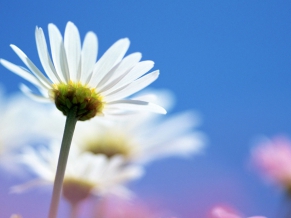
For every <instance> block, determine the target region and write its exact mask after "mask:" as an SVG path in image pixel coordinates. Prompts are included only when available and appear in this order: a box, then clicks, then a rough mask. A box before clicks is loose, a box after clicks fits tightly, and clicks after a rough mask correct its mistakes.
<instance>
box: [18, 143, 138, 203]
mask: <svg viewBox="0 0 291 218" xmlns="http://www.w3.org/2000/svg"><path fill="white" fill-rule="evenodd" d="M58 154H59V149H58V144H57V143H56V144H52V145H51V146H49V147H42V148H40V149H35V148H32V147H29V148H26V149H25V150H24V152H23V153H22V154H21V155H19V156H18V158H17V160H18V163H20V164H21V166H23V165H25V166H26V167H28V169H29V170H30V171H32V172H33V173H35V174H36V175H37V176H38V178H37V179H35V180H32V181H30V182H27V183H25V184H22V185H18V186H14V187H12V192H16V193H21V192H23V191H25V190H27V189H29V188H32V187H36V186H42V185H52V184H53V182H54V177H55V171H56V167H57V157H58ZM142 174H143V169H142V168H141V167H140V166H136V165H127V166H125V161H124V158H123V157H121V156H115V157H114V158H110V159H109V158H107V157H106V156H105V155H102V154H100V155H93V154H91V153H81V154H80V153H79V151H78V150H77V149H72V150H71V153H70V156H69V160H68V164H67V169H66V172H65V178H64V181H63V196H64V197H65V198H66V199H67V200H68V201H69V202H70V203H78V202H79V201H81V200H83V199H85V198H87V197H88V196H89V195H91V194H92V195H96V196H104V195H107V194H113V195H117V196H120V197H125V198H127V197H130V196H131V192H130V191H129V190H128V189H127V188H126V187H125V183H127V182H129V181H132V180H134V179H137V178H139V177H140V176H141V175H142Z"/></svg>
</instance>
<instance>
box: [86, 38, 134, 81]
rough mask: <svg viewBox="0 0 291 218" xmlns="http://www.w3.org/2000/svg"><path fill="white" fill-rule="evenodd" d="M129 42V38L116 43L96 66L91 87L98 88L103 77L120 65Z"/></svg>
mask: <svg viewBox="0 0 291 218" xmlns="http://www.w3.org/2000/svg"><path fill="white" fill-rule="evenodd" d="M129 44H130V42H129V40H128V39H127V38H124V39H120V40H118V41H117V42H115V43H114V44H113V45H112V46H111V47H110V48H109V49H108V50H107V51H106V52H105V54H104V55H103V56H102V57H101V58H100V60H99V61H98V62H97V63H96V64H95V66H94V70H93V74H92V78H91V79H90V82H89V86H91V87H97V86H98V84H99V82H100V81H101V80H102V79H103V77H104V76H105V75H106V74H107V73H108V72H109V71H110V70H111V69H112V68H113V67H114V66H115V65H116V64H117V63H119V62H120V61H121V60H122V58H123V56H124V55H125V53H126V51H127V50H128V47H129Z"/></svg>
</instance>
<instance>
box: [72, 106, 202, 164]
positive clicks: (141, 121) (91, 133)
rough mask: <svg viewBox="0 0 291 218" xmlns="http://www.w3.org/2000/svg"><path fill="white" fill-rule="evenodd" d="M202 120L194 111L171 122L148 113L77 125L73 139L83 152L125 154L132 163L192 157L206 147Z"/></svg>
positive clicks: (173, 118)
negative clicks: (199, 123) (199, 125)
mask: <svg viewBox="0 0 291 218" xmlns="http://www.w3.org/2000/svg"><path fill="white" fill-rule="evenodd" d="M198 120H199V118H198V115H196V114H195V113H193V112H185V113H180V114H178V115H175V116H172V117H170V118H168V119H160V117H158V116H155V115H154V114H152V113H146V112H139V113H135V114H130V115H127V116H121V117H117V118H114V119H112V120H109V119H107V120H104V121H102V120H100V119H99V120H98V119H94V120H92V121H90V122H86V123H82V125H79V126H77V129H78V131H76V134H75V136H74V139H73V140H74V142H75V145H78V146H79V147H80V148H81V150H83V151H86V152H91V153H94V154H104V155H106V156H107V157H109V158H110V157H114V156H115V155H122V156H123V157H124V158H125V159H127V160H128V161H129V162H139V163H141V162H142V163H145V162H149V161H151V160H154V159H158V158H162V157H167V156H190V155H191V154H193V153H198V152H200V151H201V150H202V149H203V147H204V144H205V137H204V135H203V134H202V133H201V132H199V131H195V130H194V127H196V125H198V122H199V121H198Z"/></svg>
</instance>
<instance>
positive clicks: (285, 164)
mask: <svg viewBox="0 0 291 218" xmlns="http://www.w3.org/2000/svg"><path fill="white" fill-rule="evenodd" d="M252 162H253V163H254V165H255V166H256V167H257V168H258V169H259V170H260V171H261V172H262V173H263V175H264V176H266V177H267V178H268V179H269V180H271V181H273V182H276V183H277V184H279V185H281V186H283V187H284V188H285V189H286V190H289V189H290V188H291V141H290V140H289V139H287V138H285V137H276V138H273V139H271V140H269V139H266V140H263V141H262V142H260V143H259V144H258V145H257V146H256V147H255V148H254V149H253V150H252Z"/></svg>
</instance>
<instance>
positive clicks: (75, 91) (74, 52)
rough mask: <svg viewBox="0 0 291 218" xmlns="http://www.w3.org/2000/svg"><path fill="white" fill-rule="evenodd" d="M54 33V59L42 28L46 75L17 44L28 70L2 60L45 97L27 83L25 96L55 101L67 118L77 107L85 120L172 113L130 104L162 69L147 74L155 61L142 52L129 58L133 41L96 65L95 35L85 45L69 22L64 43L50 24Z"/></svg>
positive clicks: (137, 102) (88, 36)
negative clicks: (122, 114) (118, 111)
mask: <svg viewBox="0 0 291 218" xmlns="http://www.w3.org/2000/svg"><path fill="white" fill-rule="evenodd" d="M48 33H49V42H50V50H51V57H50V54H49V51H48V47H47V43H46V39H45V36H44V33H43V30H42V29H41V28H39V27H36V30H35V38H36V45H37V51H38V55H39V58H40V61H41V64H42V66H43V69H44V71H45V73H46V75H44V74H43V73H42V72H41V71H40V70H39V69H38V68H37V67H36V66H35V65H34V64H33V62H32V61H31V60H30V59H29V58H28V57H27V56H26V55H25V53H24V52H23V51H21V50H20V49H19V48H18V47H17V46H15V45H11V48H12V49H13V50H14V51H15V53H16V54H17V55H18V56H19V57H20V59H21V60H22V61H23V63H24V64H25V65H26V67H27V68H28V69H25V68H22V67H20V66H17V65H15V64H12V63H10V62H8V61H6V60H3V59H1V60H0V63H1V64H2V65H4V66H5V67H6V68H8V69H9V70H11V71H12V72H14V73H16V74H18V75H19V76H21V77H23V78H24V79H26V80H27V81H29V82H30V83H32V84H33V85H35V86H36V88H37V89H38V90H39V93H35V92H33V91H32V90H31V89H30V88H28V87H27V86H26V85H24V84H22V85H21V90H22V91H23V92H24V93H26V94H27V95H29V96H31V97H33V98H35V99H38V100H45V101H47V100H52V101H54V102H55V104H56V106H57V108H58V109H59V110H61V111H62V112H63V113H64V114H65V115H67V113H68V110H69V109H70V108H72V107H77V117H78V119H79V120H87V119H90V118H92V117H94V116H95V115H103V114H105V115H106V114H111V113H115V112H116V109H122V110H148V111H152V112H156V113H162V114H164V113H166V111H165V110H164V109H163V108H162V107H160V106H158V105H156V104H152V103H149V102H147V101H143V100H142V99H141V100H132V99H124V98H126V97H128V96H130V95H132V94H134V93H136V92H138V91H139V90H141V89H143V88H144V87H146V86H148V85H149V84H151V83H152V82H153V81H155V80H156V79H157V78H158V76H159V71H158V70H156V71H154V72H151V73H149V74H146V73H147V72H148V71H149V70H150V69H151V68H152V67H153V66H154V62H153V61H141V62H140V59H141V54H140V53H138V52H136V53H132V54H130V55H128V56H126V57H124V55H125V53H126V52H127V50H128V47H129V44H130V42H129V39H127V38H124V39H120V40H118V41H117V42H116V43H114V44H113V45H112V46H111V47H110V48H109V49H108V50H107V51H106V52H105V53H104V55H103V56H102V57H101V58H100V59H99V60H98V61H97V62H96V58H97V50H98V41H97V36H96V35H95V34H94V33H93V32H88V33H87V34H86V36H85V39H84V42H83V44H82V45H81V40H80V35H79V31H78V29H77V27H76V26H75V25H74V24H73V23H72V22H68V23H67V26H66V29H65V33H64V39H63V37H62V35H61V33H60V31H59V30H58V28H57V27H56V26H55V25H54V24H49V25H48ZM145 74H146V75H145Z"/></svg>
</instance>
